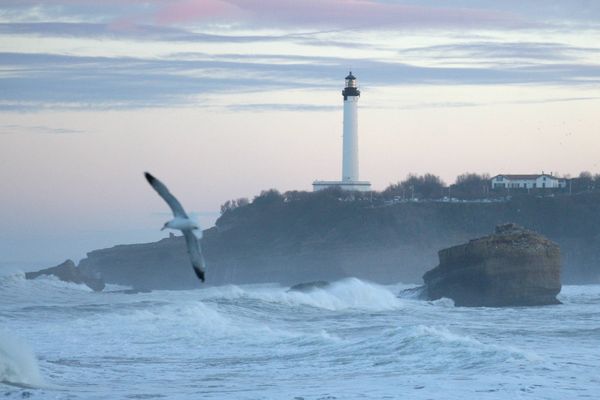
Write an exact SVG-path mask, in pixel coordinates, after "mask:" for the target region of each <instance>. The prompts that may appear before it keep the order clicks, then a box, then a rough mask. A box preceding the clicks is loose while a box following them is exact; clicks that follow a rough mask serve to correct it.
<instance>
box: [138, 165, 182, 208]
mask: <svg viewBox="0 0 600 400" xmlns="http://www.w3.org/2000/svg"><path fill="white" fill-rule="evenodd" d="M144 176H145V177H146V180H147V181H148V183H149V184H150V186H152V187H153V188H154V190H156V193H158V195H159V196H160V197H162V198H163V200H164V201H166V202H167V204H168V205H169V207H170V208H171V211H173V215H174V216H176V217H183V218H187V217H188V216H187V214H186V213H185V211H184V210H183V207H182V206H181V203H179V200H177V199H176V198H175V196H173V195H172V194H171V192H169V189H167V187H166V186H165V184H164V183H162V182H161V181H159V180H158V179H156V178H155V177H153V176H152V175H151V174H149V173H148V172H144Z"/></svg>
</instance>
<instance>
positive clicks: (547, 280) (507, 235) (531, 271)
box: [423, 224, 561, 307]
mask: <svg viewBox="0 0 600 400" xmlns="http://www.w3.org/2000/svg"><path fill="white" fill-rule="evenodd" d="M438 255H439V259H440V264H439V265H438V266H437V267H435V268H434V269H432V270H430V271H428V272H426V273H425V275H423V280H424V281H425V285H426V286H427V296H428V298H429V300H437V299H439V298H441V297H448V298H451V299H452V300H454V303H455V305H456V306H467V307H508V306H537V305H548V304H560V302H559V301H558V300H557V299H556V295H557V294H558V293H559V292H560V289H561V282H560V249H559V247H558V245H557V244H555V243H553V242H551V241H550V240H548V239H546V238H545V237H544V236H541V235H539V234H537V233H535V232H533V231H530V230H527V229H525V228H523V227H520V226H518V225H516V224H506V225H501V226H498V227H496V232H495V233H494V234H493V235H490V236H485V237H482V238H478V239H474V240H471V241H470V242H469V243H466V244H461V245H458V246H454V247H450V248H447V249H444V250H440V251H439V253H438Z"/></svg>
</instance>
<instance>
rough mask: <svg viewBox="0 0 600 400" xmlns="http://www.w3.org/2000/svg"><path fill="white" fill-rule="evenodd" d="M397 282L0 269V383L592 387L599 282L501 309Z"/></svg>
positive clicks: (107, 392)
mask: <svg viewBox="0 0 600 400" xmlns="http://www.w3.org/2000/svg"><path fill="white" fill-rule="evenodd" d="M406 287H407V286H406V285H402V284H398V285H393V286H380V285H375V284H372V283H369V282H364V281H361V280H358V279H354V278H351V279H345V280H342V281H339V282H334V283H333V284H332V285H330V286H329V287H326V288H323V289H316V290H314V291H312V292H307V293H304V292H288V291H287V288H284V287H280V286H276V285H246V286H233V285H229V286H222V287H211V288H207V289H201V290H192V291H154V292H151V293H139V294H135V295H127V294H124V293H118V292H112V293H109V292H104V293H94V292H91V291H90V290H89V289H88V288H87V287H84V286H80V285H73V284H67V283H64V282H60V281H58V280H56V279H53V278H41V279H37V280H34V281H27V280H25V279H24V276H23V275H22V274H14V275H10V276H4V277H0V326H2V333H1V334H0V374H2V375H1V379H0V381H3V382H4V383H2V384H0V393H2V394H5V395H6V396H7V398H11V397H14V398H20V397H21V396H22V395H23V393H24V392H28V393H29V394H30V395H31V396H32V398H55V399H67V398H68V399H104V398H175V399H178V398H182V399H183V398H190V399H192V398H194V399H195V398H207V399H294V398H303V399H334V398H336V399H359V398H371V399H381V398H398V399H399V398H411V399H426V398H440V393H443V398H446V399H465V398H485V399H506V398H510V397H516V398H545V399H566V398H568V399H576V398H593V397H594V396H595V394H596V393H598V391H599V390H600V378H598V374H597V371H598V368H599V367H600V358H599V357H597V355H598V348H600V307H599V305H600V286H566V287H564V288H563V292H562V294H561V295H560V299H561V301H563V302H564V304H563V305H558V306H548V307H525V308H506V309H494V308H456V307H454V306H453V304H452V301H451V300H448V299H442V300H439V301H436V302H426V301H420V300H416V299H411V298H398V297H397V293H399V292H400V290H401V289H403V288H406ZM117 289H120V288H118V287H109V288H107V290H109V291H110V290H117ZM31 349H34V350H35V354H34V352H33V351H32V350H31ZM6 382H10V383H11V384H7V383H6ZM15 384H20V385H24V386H27V388H23V387H19V386H14V385H15Z"/></svg>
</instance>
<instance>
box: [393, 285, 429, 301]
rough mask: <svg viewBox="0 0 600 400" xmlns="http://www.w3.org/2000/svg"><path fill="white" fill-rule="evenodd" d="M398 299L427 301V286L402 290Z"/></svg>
mask: <svg viewBox="0 0 600 400" xmlns="http://www.w3.org/2000/svg"><path fill="white" fill-rule="evenodd" d="M398 297H400V298H402V299H415V300H427V299H428V296H427V286H426V285H421V286H417V287H413V288H409V289H404V290H401V291H400V293H398Z"/></svg>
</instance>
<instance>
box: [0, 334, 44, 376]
mask: <svg viewBox="0 0 600 400" xmlns="http://www.w3.org/2000/svg"><path fill="white" fill-rule="evenodd" d="M0 382H2V383H6V384H11V385H16V386H25V387H41V386H43V385H44V380H43V379H42V375H41V374H40V369H39V367H38V363H37V359H36V357H35V355H34V353H33V351H32V350H31V348H30V347H29V346H28V345H27V343H25V342H24V341H23V340H21V339H19V338H17V337H15V336H14V335H11V334H9V333H8V332H4V331H0Z"/></svg>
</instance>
